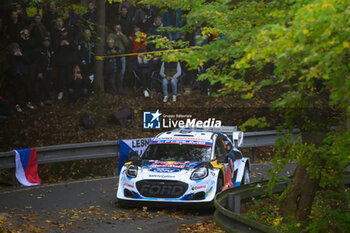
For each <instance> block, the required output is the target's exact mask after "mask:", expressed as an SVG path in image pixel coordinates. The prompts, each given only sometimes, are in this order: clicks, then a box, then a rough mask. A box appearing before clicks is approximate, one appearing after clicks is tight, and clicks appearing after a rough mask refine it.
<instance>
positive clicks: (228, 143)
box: [223, 137, 233, 154]
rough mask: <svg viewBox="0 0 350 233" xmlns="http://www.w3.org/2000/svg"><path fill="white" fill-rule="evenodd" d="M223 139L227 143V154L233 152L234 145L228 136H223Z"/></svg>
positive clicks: (225, 146)
mask: <svg viewBox="0 0 350 233" xmlns="http://www.w3.org/2000/svg"><path fill="white" fill-rule="evenodd" d="M223 141H224V143H225V145H224V148H225V154H229V153H231V151H232V149H233V146H232V143H231V142H230V140H229V139H228V138H227V137H223Z"/></svg>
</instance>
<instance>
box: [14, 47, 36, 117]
mask: <svg viewBox="0 0 350 233" xmlns="http://www.w3.org/2000/svg"><path fill="white" fill-rule="evenodd" d="M8 61H9V72H10V77H11V82H12V85H13V95H14V101H15V105H16V110H17V112H22V111H23V110H22V108H21V106H20V101H19V98H20V95H21V94H22V93H23V94H24V100H25V102H26V103H27V104H26V105H27V107H28V108H29V109H34V106H33V105H32V103H31V89H32V87H31V84H32V83H29V80H28V79H27V66H26V62H25V57H24V56H23V53H22V51H21V49H20V47H19V44H17V43H12V44H11V45H10V54H9V58H8ZM22 89H23V90H22Z"/></svg>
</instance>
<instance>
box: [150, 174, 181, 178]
mask: <svg viewBox="0 0 350 233" xmlns="http://www.w3.org/2000/svg"><path fill="white" fill-rule="evenodd" d="M149 177H151V178H175V176H171V175H149Z"/></svg>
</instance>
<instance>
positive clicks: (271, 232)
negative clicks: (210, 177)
mask: <svg viewBox="0 0 350 233" xmlns="http://www.w3.org/2000/svg"><path fill="white" fill-rule="evenodd" d="M289 182H290V180H284V181H279V182H277V183H276V185H275V187H274V188H273V193H282V192H283V191H284V190H285V189H286V188H287V187H288V184H289ZM267 183H268V181H261V182H257V183H252V184H248V185H242V186H239V187H236V188H233V189H227V190H225V191H222V192H220V193H218V194H217V195H216V196H215V199H214V205H215V208H216V210H215V213H214V220H215V222H216V223H217V224H218V225H219V226H220V227H221V228H223V229H224V230H226V231H227V232H230V233H231V232H232V233H233V232H235V233H237V232H252V233H255V232H259V233H261V232H264V233H281V232H280V231H278V230H276V229H273V228H272V227H270V226H267V225H265V224H262V223H260V222H257V221H255V220H253V219H250V218H248V217H246V216H243V215H240V206H241V202H246V201H249V200H251V199H252V198H259V197H261V196H262V195H265V194H267V191H266V190H267V188H266V186H267ZM344 184H346V185H349V184H350V172H348V171H346V172H345V175H344ZM232 204H233V206H232Z"/></svg>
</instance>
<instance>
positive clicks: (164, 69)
mask: <svg viewBox="0 0 350 233" xmlns="http://www.w3.org/2000/svg"><path fill="white" fill-rule="evenodd" d="M181 72H182V71H181V65H180V62H162V66H161V68H160V73H159V74H160V76H162V78H163V81H162V84H163V94H164V99H163V102H164V103H166V102H168V84H169V83H170V84H171V89H172V91H173V93H172V94H173V102H176V95H177V80H178V78H179V77H180V75H181Z"/></svg>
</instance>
